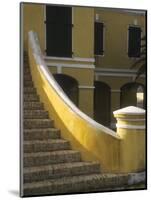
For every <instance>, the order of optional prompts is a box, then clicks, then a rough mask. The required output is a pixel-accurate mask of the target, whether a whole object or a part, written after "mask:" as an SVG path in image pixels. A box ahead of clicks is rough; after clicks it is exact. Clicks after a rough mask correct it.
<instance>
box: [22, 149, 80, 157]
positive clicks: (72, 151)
mask: <svg viewBox="0 0 151 200" xmlns="http://www.w3.org/2000/svg"><path fill="white" fill-rule="evenodd" d="M77 153H78V154H79V151H76V150H58V151H49V152H34V153H24V158H28V157H43V156H49V155H50V156H51V155H56V156H57V155H66V154H67V155H68V154H77Z"/></svg>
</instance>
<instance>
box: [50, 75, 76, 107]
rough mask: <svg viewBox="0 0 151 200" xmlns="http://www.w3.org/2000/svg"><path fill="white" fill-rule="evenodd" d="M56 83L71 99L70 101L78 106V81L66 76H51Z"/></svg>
mask: <svg viewBox="0 0 151 200" xmlns="http://www.w3.org/2000/svg"><path fill="white" fill-rule="evenodd" d="M53 76H54V78H55V80H56V81H57V83H58V84H59V85H60V86H61V88H62V89H63V91H64V92H65V93H66V95H67V96H68V97H69V98H70V99H71V101H72V102H73V103H74V104H75V105H76V106H78V102H79V87H78V81H77V80H76V79H75V78H73V77H71V76H68V75H66V74H53Z"/></svg>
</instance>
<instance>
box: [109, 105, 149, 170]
mask: <svg viewBox="0 0 151 200" xmlns="http://www.w3.org/2000/svg"><path fill="white" fill-rule="evenodd" d="M113 114H114V116H115V118H116V120H117V123H116V127H117V135H118V136H119V137H120V138H121V142H120V150H119V154H120V171H121V172H125V173H129V172H140V171H144V170H145V166H146V160H145V158H146V155H145V153H146V146H145V145H146V143H145V142H146V136H145V110H144V109H141V108H138V107H134V106H129V107H126V108H123V109H120V110H117V111H114V112H113Z"/></svg>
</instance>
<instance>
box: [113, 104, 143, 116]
mask: <svg viewBox="0 0 151 200" xmlns="http://www.w3.org/2000/svg"><path fill="white" fill-rule="evenodd" d="M113 114H114V115H118V114H120V115H122V114H125V115H145V110H144V109H142V108H138V107H135V106H128V107H125V108H122V109H119V110H116V111H114V112H113Z"/></svg>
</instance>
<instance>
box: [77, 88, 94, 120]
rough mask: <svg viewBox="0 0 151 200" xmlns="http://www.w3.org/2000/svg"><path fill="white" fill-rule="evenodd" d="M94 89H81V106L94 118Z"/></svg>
mask: <svg viewBox="0 0 151 200" xmlns="http://www.w3.org/2000/svg"><path fill="white" fill-rule="evenodd" d="M93 93H94V90H93V89H82V88H81V89H79V108H80V110H82V111H83V112H84V113H86V114H87V115H88V116H90V117H91V118H93Z"/></svg>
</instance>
